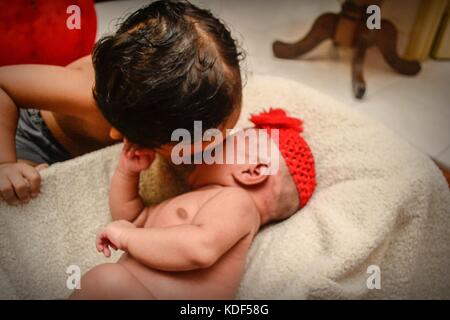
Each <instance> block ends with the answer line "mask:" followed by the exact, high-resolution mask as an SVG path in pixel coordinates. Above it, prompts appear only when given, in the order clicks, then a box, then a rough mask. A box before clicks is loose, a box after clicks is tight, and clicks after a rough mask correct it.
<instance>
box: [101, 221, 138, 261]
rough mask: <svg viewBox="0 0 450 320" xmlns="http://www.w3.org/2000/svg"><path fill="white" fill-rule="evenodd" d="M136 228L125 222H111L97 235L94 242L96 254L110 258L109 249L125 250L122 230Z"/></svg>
mask: <svg viewBox="0 0 450 320" xmlns="http://www.w3.org/2000/svg"><path fill="white" fill-rule="evenodd" d="M133 228H136V226H135V225H134V224H132V223H131V222H129V221H127V220H117V221H114V222H111V223H110V224H108V225H107V226H106V228H104V229H103V230H101V231H100V232H99V233H98V234H97V239H96V241H95V244H96V247H97V250H98V252H103V254H104V255H105V257H107V258H109V257H110V256H111V250H110V247H111V248H112V249H114V250H117V249H119V250H126V241H125V239H124V230H127V229H133Z"/></svg>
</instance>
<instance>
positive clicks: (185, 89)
mask: <svg viewBox="0 0 450 320" xmlns="http://www.w3.org/2000/svg"><path fill="white" fill-rule="evenodd" d="M240 57H241V53H240V52H239V50H238V49H237V46H236V43H235V40H234V39H233V38H232V37H231V34H230V32H229V30H228V29H227V27H226V26H225V25H224V24H223V23H222V22H221V21H220V20H218V19H217V18H215V17H214V16H213V15H212V14H211V12H210V11H208V10H205V9H200V8H198V7H196V6H194V5H192V4H191V3H189V2H188V1H156V2H153V3H151V4H150V5H147V6H146V7H143V8H142V9H139V10H138V11H136V12H135V13H133V14H132V15H131V16H130V17H128V18H127V19H126V20H125V21H124V22H123V23H122V24H121V26H120V28H119V29H118V30H117V32H116V33H115V34H113V35H111V36H106V37H104V38H102V39H101V40H100V41H99V42H98V43H97V44H96V47H95V49H94V53H93V63H94V68H95V77H96V78H95V88H94V90H93V92H94V96H95V99H96V101H97V104H98V106H99V108H100V110H101V112H102V113H103V115H104V116H105V118H106V119H107V120H108V121H109V122H110V123H111V125H112V126H113V127H114V128H115V129H117V130H118V131H119V132H120V133H121V134H123V135H124V136H126V137H127V138H128V139H129V140H130V141H131V142H133V143H136V144H138V145H140V146H141V147H147V148H160V147H162V146H164V145H168V144H170V142H171V134H172V132H173V131H174V130H175V129H178V128H184V129H187V130H189V131H191V132H192V130H193V125H194V120H200V121H202V126H203V128H204V129H208V128H214V127H215V128H219V129H222V130H225V129H226V128H231V127H233V126H234V125H235V123H236V121H237V118H238V116H239V113H240V107H241V100H242V83H241V74H240V69H239V61H240Z"/></svg>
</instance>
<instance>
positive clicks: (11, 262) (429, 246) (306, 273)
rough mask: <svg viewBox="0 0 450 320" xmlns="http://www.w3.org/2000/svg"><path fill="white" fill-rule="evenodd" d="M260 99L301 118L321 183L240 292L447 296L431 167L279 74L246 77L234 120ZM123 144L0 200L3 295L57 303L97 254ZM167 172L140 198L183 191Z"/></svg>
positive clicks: (440, 196) (274, 233)
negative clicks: (20, 195)
mask: <svg viewBox="0 0 450 320" xmlns="http://www.w3.org/2000/svg"><path fill="white" fill-rule="evenodd" d="M268 106H275V107H281V108H285V109H287V110H289V112H290V114H292V115H294V116H298V117H300V118H302V119H303V120H304V122H305V123H304V127H305V131H304V137H305V138H306V139H307V141H308V142H309V144H310V146H311V149H312V151H313V153H314V155H315V159H316V169H317V181H318V185H317V189H316V192H315V194H314V195H313V197H312V198H311V201H310V202H309V204H308V205H307V206H306V207H305V208H304V209H302V210H301V211H299V212H298V213H297V214H295V215H294V216H292V217H291V218H290V219H288V220H286V221H283V222H281V223H278V224H275V225H270V226H268V227H266V228H263V230H261V232H260V233H259V234H258V235H257V237H256V239H255V241H254V243H253V245H252V247H251V250H250V253H249V256H248V263H247V267H246V271H245V275H244V278H243V280H242V283H241V287H240V289H239V292H238V294H237V298H245V299H247V298H250V299H254V298H257V299H259V298H296V299H308V298H309V299H311V298H313V299H315V298H369V299H370V298H450V276H449V273H450V232H449V230H450V212H449V211H450V192H449V190H448V187H447V185H446V182H445V180H444V178H443V177H442V175H441V174H440V172H439V170H438V169H437V168H436V166H435V165H434V164H433V162H432V161H431V160H430V159H429V158H428V157H427V156H426V155H424V154H422V153H420V152H418V151H417V150H415V149H413V148H412V147H411V146H409V145H408V144H406V143H405V142H403V141H402V140H400V139H399V138H397V136H395V135H394V134H393V133H391V132H390V131H389V130H388V129H386V128H385V127H383V126H382V125H380V124H378V123H375V122H373V121H372V120H369V119H367V118H366V117H364V116H362V115H361V114H360V113H359V112H357V111H355V110H352V109H349V108H346V107H344V106H342V105H339V103H337V102H336V101H334V100H332V99H330V98H328V97H326V96H324V95H323V94H321V93H318V92H316V91H314V90H312V89H310V88H308V87H306V86H304V85H302V84H299V83H295V82H292V81H289V80H285V79H281V78H273V77H262V76H259V77H255V78H252V79H249V81H248V83H247V85H246V87H245V90H244V107H243V115H242V118H241V121H240V122H239V125H240V126H248V125H249V123H248V122H247V120H246V119H247V118H248V114H249V113H253V112H259V111H261V110H262V109H263V108H267V107H268ZM120 147H121V146H120V145H118V146H113V147H110V148H106V149H103V150H100V151H97V152H94V153H91V154H88V155H85V156H83V157H80V158H77V159H74V160H71V161H68V162H65V163H61V164H57V165H54V166H52V167H50V168H49V169H48V170H46V171H44V172H43V176H44V184H43V188H42V194H41V195H40V196H39V197H38V198H37V199H35V200H33V201H32V202H31V203H30V204H28V205H26V206H21V207H8V206H6V205H4V204H1V205H0V268H1V269H0V298H33V299H36V298H38V299H41V298H65V297H67V296H68V295H69V294H70V290H68V289H67V287H66V280H67V277H68V274H66V269H67V267H68V266H69V265H72V264H74V265H78V266H80V267H81V270H82V272H86V271H87V270H88V269H89V268H91V267H92V266H94V265H96V264H98V263H101V262H104V261H106V259H105V258H102V256H101V255H100V254H98V253H97V252H96V250H95V247H94V239H95V234H96V232H97V230H98V229H99V228H101V227H102V226H104V225H105V224H106V223H107V222H108V221H109V220H110V216H109V212H108V187H109V181H110V177H111V175H112V172H113V169H114V167H115V163H116V160H117V155H118V153H119V151H120ZM176 177H177V175H176V174H175V172H174V170H173V168H172V167H171V166H169V165H167V164H166V163H164V162H162V161H158V162H157V163H155V164H154V165H153V167H152V168H151V169H150V170H149V171H148V172H146V173H144V174H143V179H142V180H143V181H142V194H143V196H144V198H145V199H146V200H148V201H160V200H161V199H164V198H165V197H169V196H173V195H175V194H177V193H179V192H181V191H182V190H183V185H182V184H181V183H180V182H179V179H177V178H176ZM155 245H157V244H155ZM117 257H118V256H117V255H116V256H115V259H116V258H117ZM370 265H377V266H379V268H380V271H381V289H379V290H378V289H373V290H369V289H368V287H367V285H366V281H367V279H368V277H369V276H370V274H368V273H367V269H368V267H369V266H370Z"/></svg>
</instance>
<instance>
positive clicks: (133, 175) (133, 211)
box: [109, 140, 155, 222]
mask: <svg viewBox="0 0 450 320" xmlns="http://www.w3.org/2000/svg"><path fill="white" fill-rule="evenodd" d="M154 157H155V154H154V152H153V151H151V150H148V149H136V146H134V145H132V144H130V143H129V142H128V141H127V140H125V142H124V146H123V150H122V153H121V155H120V159H119V164H118V165H117V169H116V171H115V173H114V175H113V178H112V181H111V189H110V192H109V208H110V210H111V216H112V219H113V220H127V221H130V222H133V221H135V220H136V218H138V216H139V215H140V213H142V211H143V210H144V209H145V205H144V202H143V201H142V199H141V197H140V195H139V173H140V172H141V171H142V170H145V169H147V168H148V167H149V166H150V165H151V164H152V162H153V160H154Z"/></svg>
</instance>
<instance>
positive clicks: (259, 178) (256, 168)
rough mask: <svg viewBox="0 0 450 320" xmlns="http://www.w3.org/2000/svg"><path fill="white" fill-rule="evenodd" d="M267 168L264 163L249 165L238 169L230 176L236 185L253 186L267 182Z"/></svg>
mask: <svg viewBox="0 0 450 320" xmlns="http://www.w3.org/2000/svg"><path fill="white" fill-rule="evenodd" d="M268 167H269V166H268V165H267V164H265V163H257V164H249V165H245V166H243V167H239V168H238V169H237V170H235V171H233V172H232V173H231V174H232V175H233V178H234V179H235V180H236V181H237V182H238V183H240V184H242V185H244V186H254V185H257V184H260V183H263V182H264V181H266V180H267V178H268V177H269V175H268V174H267V170H268V169H269V168H268Z"/></svg>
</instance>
